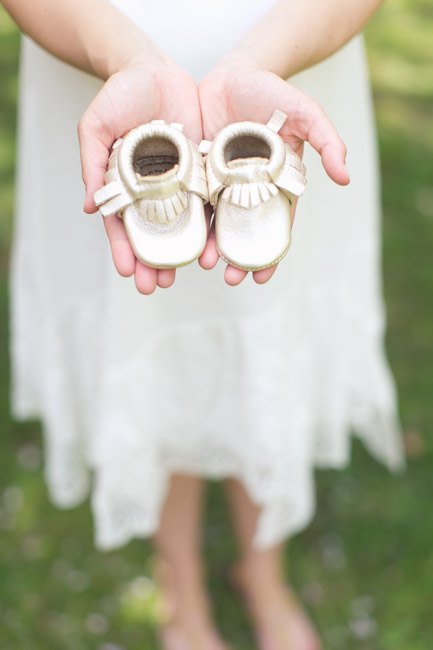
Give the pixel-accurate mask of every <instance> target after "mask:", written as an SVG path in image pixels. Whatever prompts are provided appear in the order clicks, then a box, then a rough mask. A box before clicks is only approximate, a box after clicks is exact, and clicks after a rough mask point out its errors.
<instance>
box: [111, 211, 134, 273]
mask: <svg viewBox="0 0 433 650" xmlns="http://www.w3.org/2000/svg"><path fill="white" fill-rule="evenodd" d="M104 226H105V231H106V233H107V235H108V239H109V240H110V246H111V254H112V256H113V262H114V265H115V267H116V269H117V272H118V273H119V274H120V275H122V276H123V277H125V278H127V277H129V276H131V275H132V274H133V273H134V271H135V263H136V257H135V255H134V251H133V250H132V248H131V244H130V243H129V240H128V237H127V235H126V232H125V227H124V225H123V221H122V219H120V218H119V217H117V216H116V215H112V216H111V217H105V219H104Z"/></svg>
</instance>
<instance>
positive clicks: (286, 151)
mask: <svg viewBox="0 0 433 650" xmlns="http://www.w3.org/2000/svg"><path fill="white" fill-rule="evenodd" d="M286 119H287V115H285V113H282V111H278V110H277V111H275V112H274V114H273V116H272V117H271V119H270V120H269V122H268V124H267V125H263V124H257V123H255V122H238V123H236V124H231V125H229V126H227V127H225V128H224V129H222V130H221V131H220V132H219V133H217V135H216V136H215V138H214V140H213V142H212V144H211V146H210V148H209V153H208V155H207V157H206V174H207V179H208V187H209V198H210V202H211V204H212V205H213V206H214V212H215V232H216V242H217V248H218V251H219V253H220V255H221V257H222V258H223V259H224V260H225V261H227V262H229V263H230V264H232V265H233V266H236V267H237V268H240V269H243V270H246V271H254V270H259V269H263V268H267V267H269V266H272V265H273V264H276V263H277V262H278V261H279V260H280V259H282V257H284V255H285V254H286V252H287V250H288V248H289V245H290V229H291V216H290V205H291V203H292V202H293V199H294V197H295V196H300V195H301V194H302V193H303V191H304V189H305V185H306V179H305V166H304V165H303V163H302V161H301V159H300V157H299V156H298V155H297V154H296V153H295V152H294V151H293V150H292V149H291V148H290V147H289V145H287V144H286V143H284V141H283V140H282V138H281V137H280V136H279V135H278V133H277V131H278V130H279V129H280V128H281V127H282V126H283V124H284V122H285V121H286ZM206 148H207V146H206V143H202V144H201V147H200V149H201V151H206Z"/></svg>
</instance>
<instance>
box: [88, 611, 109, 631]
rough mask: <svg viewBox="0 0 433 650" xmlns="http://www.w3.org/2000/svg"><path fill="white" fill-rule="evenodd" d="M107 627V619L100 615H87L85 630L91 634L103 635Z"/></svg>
mask: <svg viewBox="0 0 433 650" xmlns="http://www.w3.org/2000/svg"><path fill="white" fill-rule="evenodd" d="M108 627H109V623H108V619H106V618H105V616H102V615H101V614H89V616H88V617H87V618H86V629H87V630H88V631H89V632H91V633H92V634H104V633H105V632H106V631H107V630H108Z"/></svg>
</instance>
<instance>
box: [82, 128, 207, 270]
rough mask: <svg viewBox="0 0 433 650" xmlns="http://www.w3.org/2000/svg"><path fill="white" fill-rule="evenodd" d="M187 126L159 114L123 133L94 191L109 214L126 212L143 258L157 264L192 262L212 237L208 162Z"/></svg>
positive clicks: (130, 234) (134, 242)
mask: <svg viewBox="0 0 433 650" xmlns="http://www.w3.org/2000/svg"><path fill="white" fill-rule="evenodd" d="M182 129H183V127H182V125H180V124H170V125H169V124H166V123H165V122H163V121H161V120H155V121H154V122H151V123H150V124H143V125H141V126H139V127H137V128H136V129H133V130H132V131H130V132H129V133H128V134H127V135H126V136H125V137H124V138H120V139H119V140H118V141H117V142H116V143H115V144H114V146H113V151H112V153H111V156H110V160H109V164H108V170H107V173H106V175H105V183H106V184H105V186H104V187H102V188H100V189H99V190H97V192H95V194H94V200H95V203H96V205H97V206H98V207H99V209H100V211H101V213H102V215H103V216H104V217H106V216H109V215H111V214H115V213H117V214H118V215H119V216H121V217H122V218H123V221H124V223H125V229H126V232H127V234H128V238H129V240H130V243H131V246H132V248H133V249H134V252H135V254H136V256H137V258H138V259H140V260H141V261H142V262H143V263H144V264H146V265H148V266H154V267H157V268H174V267H177V266H184V265H185V264H189V263H190V262H192V261H193V260H194V259H196V258H197V257H198V256H199V255H200V254H201V252H202V251H203V248H204V246H205V243H206V223H205V217H204V206H203V202H204V201H207V200H208V189H207V181H206V172H205V168H204V162H203V158H202V155H201V154H200V152H199V150H198V147H197V145H196V144H194V143H193V142H191V141H190V140H188V139H187V138H186V137H185V136H184V135H183V133H182ZM137 169H139V171H137Z"/></svg>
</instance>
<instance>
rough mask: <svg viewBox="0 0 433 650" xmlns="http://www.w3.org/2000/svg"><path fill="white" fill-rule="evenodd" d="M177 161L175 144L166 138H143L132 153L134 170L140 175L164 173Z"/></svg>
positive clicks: (177, 154)
mask: <svg viewBox="0 0 433 650" xmlns="http://www.w3.org/2000/svg"><path fill="white" fill-rule="evenodd" d="M178 163H179V152H178V150H177V148H176V146H175V145H174V144H173V142H171V140H167V139H166V138H144V139H143V140H142V141H141V142H139V143H138V144H137V146H136V147H135V149H134V153H133V155H132V165H133V168H134V171H135V172H136V173H137V174H140V176H156V175H159V174H164V173H165V172H168V171H169V170H170V169H173V167H174V166H175V165H177V164H178Z"/></svg>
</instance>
